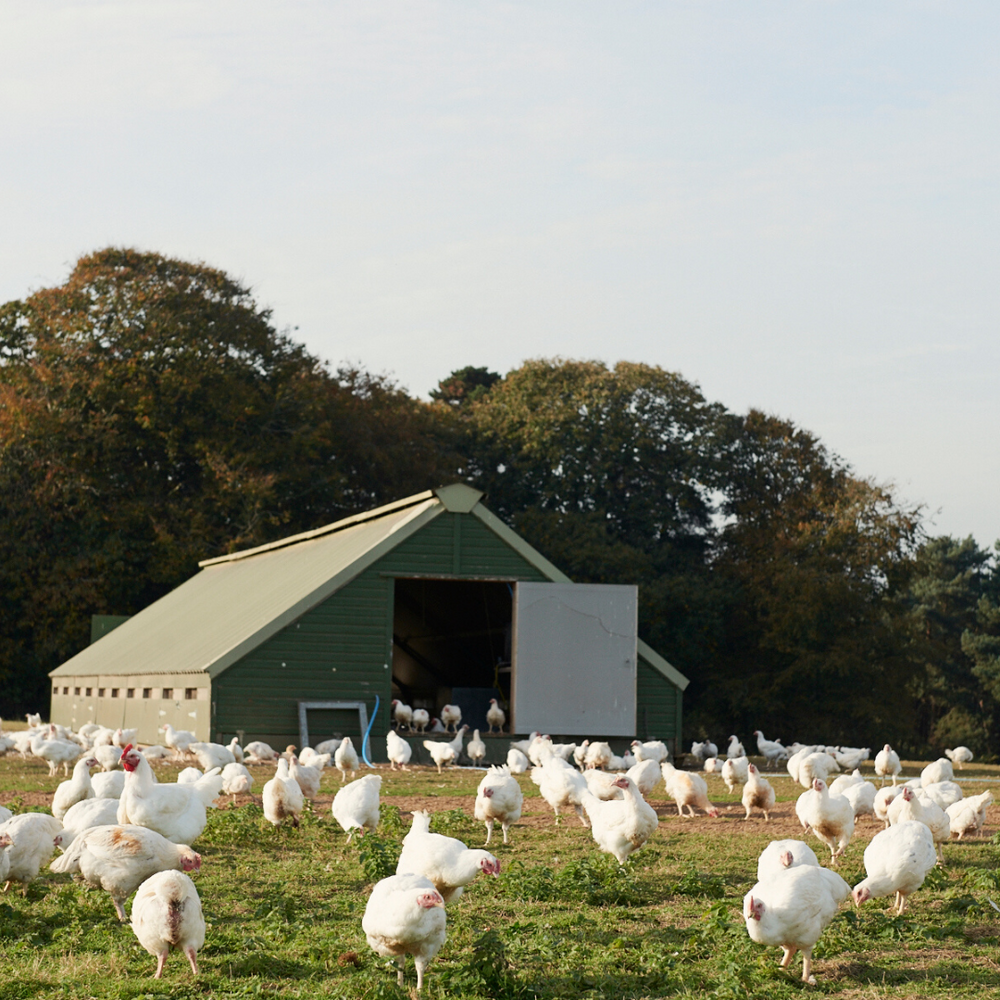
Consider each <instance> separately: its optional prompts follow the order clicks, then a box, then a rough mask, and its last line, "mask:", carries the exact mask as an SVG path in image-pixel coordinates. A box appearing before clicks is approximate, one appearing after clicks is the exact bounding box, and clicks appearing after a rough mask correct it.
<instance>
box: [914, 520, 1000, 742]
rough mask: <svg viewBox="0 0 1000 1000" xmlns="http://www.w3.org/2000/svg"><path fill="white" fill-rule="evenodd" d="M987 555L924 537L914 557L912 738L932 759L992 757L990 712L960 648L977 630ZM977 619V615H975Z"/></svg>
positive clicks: (992, 705)
mask: <svg viewBox="0 0 1000 1000" xmlns="http://www.w3.org/2000/svg"><path fill="white" fill-rule="evenodd" d="M989 561H990V555H989V553H988V552H984V551H983V550H982V549H980V548H979V546H978V545H976V543H975V541H974V540H973V539H972V538H971V537H969V538H965V539H963V540H956V539H954V538H949V537H947V536H945V537H941V538H931V539H929V540H928V541H927V542H925V543H924V544H923V545H922V546H921V547H920V549H919V550H918V551H917V553H916V556H915V559H914V566H913V573H912V577H911V579H910V583H909V587H908V592H907V600H906V604H907V608H908V615H909V619H910V624H911V627H912V640H911V642H912V645H911V650H910V656H911V659H912V661H913V663H914V672H913V676H912V678H911V681H910V684H909V686H908V690H909V692H910V693H911V695H912V697H913V698H914V699H915V700H916V704H917V713H918V715H917V733H916V736H917V739H918V740H919V741H920V743H921V744H922V745H924V746H926V747H928V748H933V749H934V750H935V751H937V752H938V753H940V751H941V749H942V748H943V747H946V746H955V745H958V744H966V745H968V746H970V747H972V748H973V749H974V750H975V752H976V754H977V756H979V757H982V756H983V755H984V754H990V755H995V754H996V753H997V752H998V751H1000V745H998V744H997V738H998V735H1000V733H998V729H997V722H998V717H997V716H998V705H997V702H996V700H995V695H994V694H993V693H992V692H991V690H990V686H989V685H986V686H984V685H983V683H982V678H981V677H980V676H978V675H977V673H976V671H975V669H974V662H973V659H972V658H970V655H969V653H968V652H966V650H965V649H964V648H963V647H964V646H966V645H967V644H968V643H969V641H970V640H969V639H967V638H966V636H971V635H972V634H974V633H975V632H976V630H977V627H978V626H979V624H981V623H982V620H983V616H982V611H981V609H980V602H981V601H982V600H983V599H984V598H985V597H986V589H987V585H988V582H989ZM977 612H978V614H977Z"/></svg>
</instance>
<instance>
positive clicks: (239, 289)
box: [0, 248, 456, 711]
mask: <svg viewBox="0 0 1000 1000" xmlns="http://www.w3.org/2000/svg"><path fill="white" fill-rule="evenodd" d="M449 434H450V432H448V431H447V429H446V428H444V426H443V424H442V421H441V420H440V418H439V416H438V415H437V414H436V413H435V412H434V411H433V409H432V408H431V407H430V406H427V405H424V404H420V403H418V402H415V401H413V400H409V399H408V398H407V397H406V396H405V394H403V393H401V392H400V391H399V390H398V389H397V388H396V387H395V386H394V385H393V384H392V383H391V382H390V381H389V380H388V379H385V378H381V377H378V376H371V375H367V374H365V373H363V372H360V371H355V370H342V371H340V372H338V373H337V374H336V375H335V376H332V375H331V374H330V373H329V372H328V371H327V370H326V368H325V367H324V366H323V365H322V364H321V363H320V362H319V361H318V360H317V359H316V358H315V357H313V356H312V355H310V354H309V353H308V352H307V351H306V350H305V349H304V348H303V347H302V346H301V345H300V344H297V343H295V342H294V341H292V340H291V338H290V337H289V336H288V335H287V334H285V333H279V332H277V331H276V330H275V329H274V328H273V326H272V325H271V322H270V313H269V311H268V310H266V309H261V308H259V307H258V306H257V304H256V303H255V302H254V300H253V298H252V296H251V294H250V291H249V289H247V288H246V287H244V286H242V285H240V284H239V283H237V282H235V281H233V280H232V279H231V278H229V277H228V276H227V275H225V274H224V273H223V272H221V271H218V270H216V269H213V268H210V267H207V266H205V265H203V264H192V263H188V262H184V261H179V260H173V259H169V258H165V257H162V256H160V255H158V254H153V253H141V252H139V251H136V250H129V249H117V248H109V249H106V250H102V251H99V252H97V253H94V254H91V255H89V256H86V257H83V258H81V259H80V261H78V262H77V264H76V266H75V268H74V269H73V271H72V273H71V274H70V276H69V279H68V280H67V281H66V283H65V284H64V285H62V286H59V287H57V288H49V289H43V290H40V291H38V292H35V293H34V294H33V295H31V296H30V297H29V298H27V299H25V300H24V301H17V302H9V303H7V304H6V305H4V306H2V307H0V525H2V526H3V530H2V531H0V591H2V593H3V595H4V598H5V599H4V602H3V611H2V612H0V614H2V616H3V617H2V619H0V636H2V638H0V681H2V682H3V683H2V684H0V687H2V688H3V690H4V691H5V692H8V693H9V692H12V691H14V690H15V683H16V684H17V685H18V687H17V694H16V697H17V698H18V699H19V701H18V707H20V706H21V705H23V703H24V701H26V700H28V699H29V697H30V698H31V699H32V701H33V702H34V703H35V704H37V699H38V698H39V697H41V695H42V693H43V692H44V690H45V673H46V671H47V670H49V669H51V668H52V667H54V666H56V665H57V664H58V663H59V662H61V661H62V660H63V659H65V658H66V657H68V656H69V655H72V653H74V652H75V651H76V650H78V649H79V648H80V647H81V646H82V645H84V644H85V643H86V641H87V637H88V636H89V619H90V615H91V614H93V613H119V614H128V613H134V612H135V611H138V610H139V609H140V608H142V607H144V606H145V605H146V604H148V603H150V602H151V601H152V600H155V599H156V598H157V597H159V596H160V595H162V594H163V593H165V592H166V591H167V590H169V589H171V588H172V587H173V586H175V585H176V584H178V583H179V582H181V581H182V580H183V579H184V578H186V577H187V576H189V575H190V574H191V573H193V572H194V571H195V570H196V569H197V562H198V560H199V559H203V558H205V557H207V556H210V555H215V554H219V553H221V552H225V551H231V550H233V549H237V548H246V547H250V546H253V545H257V544H260V543H262V542H264V541H268V540H271V539H273V538H275V537H280V536H282V535H285V534H291V533H294V532H296V531H300V530H304V529H307V528H312V527H316V526H318V525H320V524H323V523H327V522H329V521H332V520H336V519H337V518H339V517H343V516H346V515H347V514H352V513H356V512H357V511H359V510H363V509H366V508H368V507H370V506H376V505H378V504H379V503H381V502H386V501H388V500H392V499H397V498H398V497H399V496H400V495H405V493H407V492H414V491H415V490H418V489H423V488H427V487H428V486H432V485H438V484H439V483H440V482H441V481H442V480H447V479H451V478H453V477H454V472H453V471H452V470H454V468H455V466H456V459H455V457H454V456H453V455H452V453H451V451H450V449H451V447H452V444H451V438H450V437H449ZM26 678H29V679H26ZM10 704H11V703H10V702H5V703H4V705H3V706H2V707H3V708H4V709H5V710H7V711H9V710H10Z"/></svg>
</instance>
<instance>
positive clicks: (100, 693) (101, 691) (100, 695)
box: [97, 688, 104, 698]
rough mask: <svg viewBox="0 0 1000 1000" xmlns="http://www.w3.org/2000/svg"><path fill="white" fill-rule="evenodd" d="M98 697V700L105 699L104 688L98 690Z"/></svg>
mask: <svg viewBox="0 0 1000 1000" xmlns="http://www.w3.org/2000/svg"><path fill="white" fill-rule="evenodd" d="M97 697H98V698H103V697H104V688H98V689H97Z"/></svg>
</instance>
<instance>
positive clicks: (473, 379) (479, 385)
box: [430, 365, 501, 410]
mask: <svg viewBox="0 0 1000 1000" xmlns="http://www.w3.org/2000/svg"><path fill="white" fill-rule="evenodd" d="M500 379H501V376H500V375H499V374H498V373H497V372H491V371H490V370H489V369H488V368H475V367H473V366H472V365H466V366H465V367H464V368H459V369H457V370H456V371H453V372H452V373H451V374H450V375H449V376H448V377H447V378H443V379H441V381H440V382H439V383H438V387H437V388H436V389H431V393H430V396H431V399H433V400H435V401H436V402H439V403H445V404H446V405H448V406H450V407H452V408H454V409H456V410H457V409H461V408H463V407H467V406H468V404H469V403H474V402H476V400H478V399H482V397H483V396H485V395H486V393H487V392H489V390H490V389H492V388H493V386H494V385H496V383H497V382H499V381H500Z"/></svg>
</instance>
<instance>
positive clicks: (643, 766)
mask: <svg viewBox="0 0 1000 1000" xmlns="http://www.w3.org/2000/svg"><path fill="white" fill-rule="evenodd" d="M625 773H626V774H627V775H628V776H629V777H630V778H631V779H632V780H633V781H634V782H635V785H636V788H638V789H639V792H640V794H641V795H642V797H643V798H644V799H648V798H649V796H650V795H652V793H653V789H655V788H656V786H657V785H658V784H659V783H660V782H661V781H662V780H663V771H662V770H661V769H660V765H659V762H658V761H655V760H640V761H637V762H636V763H635V764H633V765H632V766H631V767H630V768H629V769H628V770H627V771H626V772H625Z"/></svg>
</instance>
